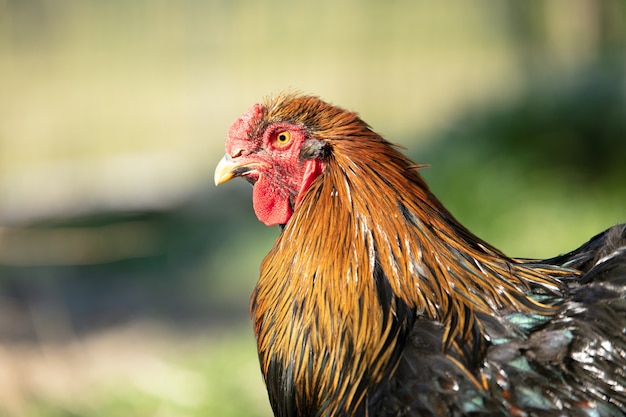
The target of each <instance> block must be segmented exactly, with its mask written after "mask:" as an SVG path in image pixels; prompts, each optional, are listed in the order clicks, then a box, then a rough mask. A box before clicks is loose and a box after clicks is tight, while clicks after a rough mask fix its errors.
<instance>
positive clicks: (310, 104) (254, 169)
mask: <svg viewBox="0 0 626 417" xmlns="http://www.w3.org/2000/svg"><path fill="white" fill-rule="evenodd" d="M354 121H359V122H360V120H359V119H358V118H357V116H356V115H355V114H354V113H351V112H346V111H345V110H343V109H339V108H337V107H334V106H331V105H329V104H327V103H325V102H323V101H322V100H320V99H319V98H317V97H311V96H302V95H298V94H292V93H286V94H280V95H278V96H276V97H273V98H269V99H267V100H266V101H265V102H264V103H263V104H255V105H253V106H252V107H250V109H248V111H247V112H246V113H245V114H244V115H243V116H241V117H240V118H238V119H237V120H235V122H234V123H233V124H232V125H231V127H230V129H229V131H228V139H227V141H226V155H225V156H224V157H223V158H222V160H221V161H220V162H219V164H218V165H217V168H216V169H215V184H216V185H219V184H221V183H224V182H226V181H228V180H230V179H232V178H234V177H244V178H245V179H247V180H248V181H249V182H250V183H252V184H253V187H254V191H253V197H252V198H253V206H254V211H255V213H256V215H257V217H258V219H259V220H260V221H262V222H263V223H265V224H266V225H268V226H272V225H284V224H286V223H287V222H288V221H289V219H290V218H291V216H292V214H293V212H294V210H295V209H296V208H297V207H298V205H299V203H300V201H301V199H302V197H303V195H304V194H305V192H306V191H307V189H308V188H309V187H310V186H311V184H312V183H313V182H314V181H315V180H316V179H317V178H318V177H319V176H320V175H321V174H322V173H323V172H324V169H325V166H326V162H325V161H326V158H327V157H328V156H329V153H330V149H331V145H330V143H329V139H331V138H338V137H340V136H341V135H342V130H341V126H345V125H349V124H350V123H352V122H354ZM360 123H362V122H360Z"/></svg>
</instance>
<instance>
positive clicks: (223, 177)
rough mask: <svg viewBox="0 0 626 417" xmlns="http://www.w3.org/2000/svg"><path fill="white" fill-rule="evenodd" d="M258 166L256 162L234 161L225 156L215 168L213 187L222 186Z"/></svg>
mask: <svg viewBox="0 0 626 417" xmlns="http://www.w3.org/2000/svg"><path fill="white" fill-rule="evenodd" d="M258 166H259V163H258V162H250V161H236V160H234V159H233V158H231V157H230V155H228V154H226V155H224V157H223V158H222V159H221V160H220V162H219V163H218V164H217V167H215V177H214V179H215V185H220V184H223V183H225V182H226V181H229V180H231V179H233V178H234V177H238V176H241V175H244V174H245V173H247V172H250V171H252V170H254V169H255V168H256V167H258Z"/></svg>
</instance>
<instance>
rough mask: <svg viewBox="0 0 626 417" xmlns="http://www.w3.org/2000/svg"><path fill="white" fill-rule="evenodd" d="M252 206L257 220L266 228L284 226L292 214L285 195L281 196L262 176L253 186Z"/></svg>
mask: <svg viewBox="0 0 626 417" xmlns="http://www.w3.org/2000/svg"><path fill="white" fill-rule="evenodd" d="M252 206H253V207H254V212H255V213H256V216H257V218H258V219H259V220H260V221H261V222H263V223H265V225H266V226H276V225H278V224H285V223H287V221H288V220H289V219H290V218H291V215H292V214H293V209H292V208H291V204H290V203H289V198H288V197H287V196H286V195H285V196H281V195H280V193H279V192H278V190H276V189H275V188H274V187H272V186H271V185H270V184H268V183H267V181H265V179H264V178H263V176H261V177H260V178H259V180H258V181H257V182H256V184H254V190H253V191H252Z"/></svg>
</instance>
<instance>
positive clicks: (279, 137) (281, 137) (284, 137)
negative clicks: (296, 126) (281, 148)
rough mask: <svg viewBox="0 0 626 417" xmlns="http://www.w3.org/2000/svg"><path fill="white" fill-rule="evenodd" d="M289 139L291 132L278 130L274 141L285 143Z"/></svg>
mask: <svg viewBox="0 0 626 417" xmlns="http://www.w3.org/2000/svg"><path fill="white" fill-rule="evenodd" d="M290 140H291V133H289V132H287V131H285V132H280V133H279V134H278V135H277V136H276V142H278V143H279V144H281V145H286V144H288V143H289V141H290Z"/></svg>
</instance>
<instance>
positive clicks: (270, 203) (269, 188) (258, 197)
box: [252, 159, 324, 226]
mask: <svg viewBox="0 0 626 417" xmlns="http://www.w3.org/2000/svg"><path fill="white" fill-rule="evenodd" d="M323 170H324V163H323V162H321V161H319V160H317V159H312V160H309V161H306V162H305V163H304V174H303V175H302V184H301V185H300V190H299V191H298V196H297V197H296V203H295V207H298V206H299V205H300V202H301V201H302V198H303V197H304V195H305V193H306V191H307V190H308V189H309V187H310V186H311V184H312V183H313V180H315V178H317V177H318V176H319V175H320V174H321V173H322V171H323ZM252 205H253V207H254V212H255V213H256V216H257V218H258V219H259V220H260V221H261V222H263V223H265V225H267V226H276V225H278V224H286V223H287V222H288V221H289V219H290V218H291V216H292V215H293V210H294V209H293V207H292V206H291V203H290V202H289V195H288V194H287V193H286V192H281V190H279V189H277V188H276V187H275V186H274V185H273V184H270V183H269V182H268V181H267V180H266V179H265V178H264V177H263V175H261V176H260V177H259V179H258V180H257V182H256V183H255V184H254V190H253V191H252Z"/></svg>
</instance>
